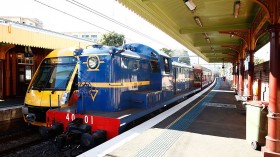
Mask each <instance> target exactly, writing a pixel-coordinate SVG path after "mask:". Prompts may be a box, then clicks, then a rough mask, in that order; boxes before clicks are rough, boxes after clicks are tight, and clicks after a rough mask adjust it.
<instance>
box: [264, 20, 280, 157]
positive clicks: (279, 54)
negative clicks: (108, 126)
mask: <svg viewBox="0 0 280 157" xmlns="http://www.w3.org/2000/svg"><path fill="white" fill-rule="evenodd" d="M270 37H271V39H270V73H269V106H268V109H269V113H268V115H267V117H268V135H267V136H266V145H265V147H264V148H263V152H264V157H280V70H279V67H280V24H274V25H271V26H270Z"/></svg>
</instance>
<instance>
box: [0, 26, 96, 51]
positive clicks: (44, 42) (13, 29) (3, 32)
mask: <svg viewBox="0 0 280 157" xmlns="http://www.w3.org/2000/svg"><path fill="white" fill-rule="evenodd" d="M1 22H2V23H1ZM1 22H0V43H1V42H2V43H9V44H15V45H23V46H31V47H39V48H46V49H57V48H65V47H70V46H77V47H79V46H80V47H85V46H87V45H92V44H94V43H93V42H92V41H89V40H84V39H80V38H75V37H72V36H69V35H64V34H61V33H57V32H54V31H50V30H45V29H40V28H36V27H32V26H28V25H23V24H19V23H14V22H10V21H9V22H6V21H1Z"/></svg>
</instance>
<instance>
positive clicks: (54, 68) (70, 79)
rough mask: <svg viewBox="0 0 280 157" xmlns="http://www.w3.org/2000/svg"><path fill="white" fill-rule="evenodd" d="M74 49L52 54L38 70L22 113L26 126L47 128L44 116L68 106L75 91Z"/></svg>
mask: <svg viewBox="0 0 280 157" xmlns="http://www.w3.org/2000/svg"><path fill="white" fill-rule="evenodd" d="M73 51H74V48H72V49H71V48H69V49H60V50H54V51H52V52H51V53H50V54H49V55H47V56H46V57H45V58H44V60H43V61H42V62H41V64H40V66H39V67H38V69H37V71H36V73H35V75H34V77H33V78H32V81H31V83H30V85H29V87H28V90H27V92H26V96H25V100H24V107H23V108H22V113H23V117H24V120H25V122H27V123H29V124H32V125H38V126H46V112H47V111H48V110H49V109H50V108H63V107H66V106H68V105H69V99H70V97H71V95H72V94H73V93H74V92H75V90H77V78H76V73H77V68H78V67H77V59H76V57H74V56H73Z"/></svg>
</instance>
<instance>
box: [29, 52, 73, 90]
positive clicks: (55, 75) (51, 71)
mask: <svg viewBox="0 0 280 157" xmlns="http://www.w3.org/2000/svg"><path fill="white" fill-rule="evenodd" d="M75 66H76V58H75V57H60V58H47V59H45V60H44V61H43V63H42V64H41V66H40V68H39V70H38V72H37V74H36V76H35V79H34V81H33V83H32V86H31V89H37V90H65V89H66V87H67V85H68V82H69V80H70V78H71V76H72V74H73V71H74V69H75Z"/></svg>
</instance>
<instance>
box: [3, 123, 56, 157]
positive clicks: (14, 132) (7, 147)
mask: <svg viewBox="0 0 280 157" xmlns="http://www.w3.org/2000/svg"><path fill="white" fill-rule="evenodd" d="M0 126H3V127H1V129H0V131H1V132H0V156H1V157H2V156H6V157H17V156H21V157H22V156H23V157H24V156H26V157H27V156H28V157H30V156H54V157H57V156H59V155H58V154H59V152H58V151H56V150H55V146H54V144H53V143H52V142H50V141H44V140H42V138H41V137H40V135H39V132H38V127H34V126H28V125H27V124H26V123H25V122H23V120H22V119H16V120H10V121H4V122H0ZM51 147H54V148H51Z"/></svg>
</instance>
